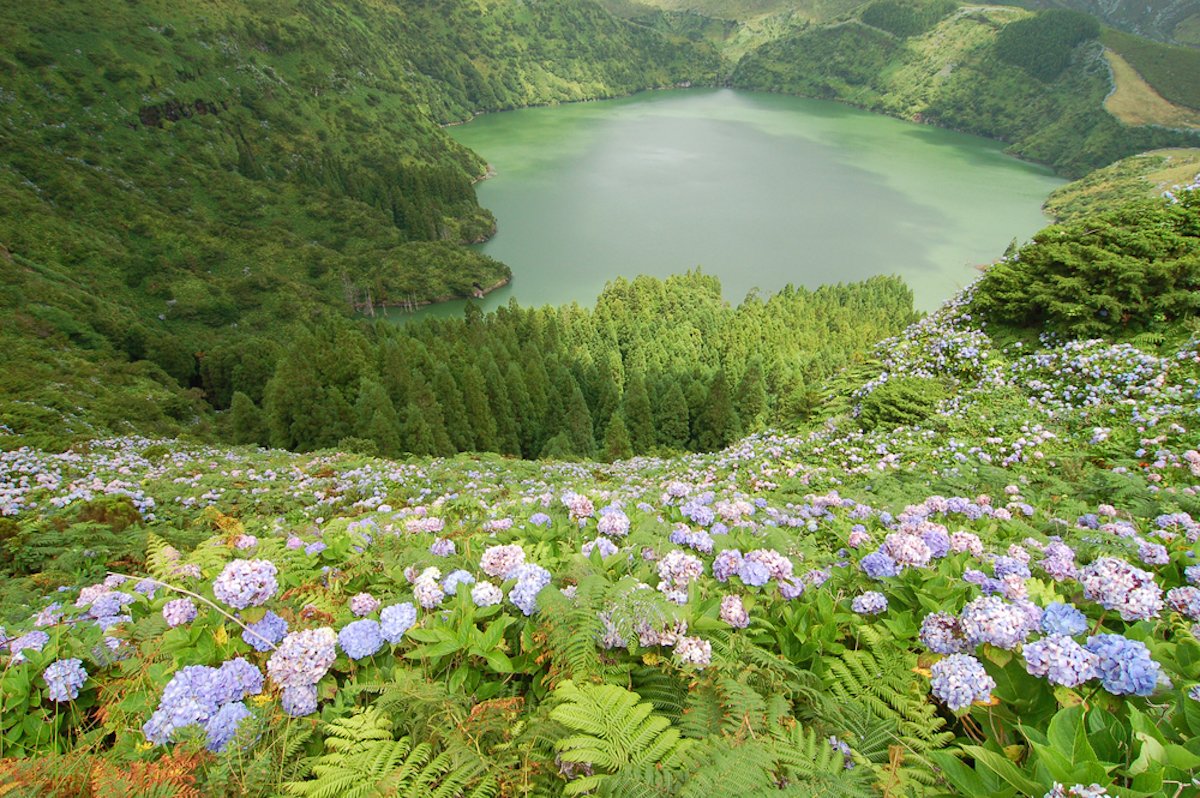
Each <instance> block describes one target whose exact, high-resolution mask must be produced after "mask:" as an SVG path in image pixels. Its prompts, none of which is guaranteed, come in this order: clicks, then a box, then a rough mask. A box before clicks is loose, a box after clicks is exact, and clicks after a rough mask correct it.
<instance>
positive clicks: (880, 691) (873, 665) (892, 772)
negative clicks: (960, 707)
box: [826, 626, 954, 784]
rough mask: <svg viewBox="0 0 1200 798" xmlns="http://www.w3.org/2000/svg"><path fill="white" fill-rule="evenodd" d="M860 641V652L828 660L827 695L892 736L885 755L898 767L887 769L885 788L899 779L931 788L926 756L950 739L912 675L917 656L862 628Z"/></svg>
mask: <svg viewBox="0 0 1200 798" xmlns="http://www.w3.org/2000/svg"><path fill="white" fill-rule="evenodd" d="M861 637H862V640H863V642H864V644H865V647H864V648H860V649H857V650H849V651H846V652H845V653H844V654H843V655H842V656H841V657H839V658H830V659H828V660H827V664H828V666H829V672H828V674H827V675H826V685H827V687H828V689H829V692H830V695H831V697H832V698H834V699H837V700H838V701H840V702H841V703H843V704H846V705H853V704H860V705H861V706H862V707H864V708H865V709H866V710H867V711H869V712H870V713H871V714H872V715H874V716H875V717H876V718H878V719H880V720H881V721H884V722H885V723H886V724H887V725H888V727H889V732H890V734H891V735H892V741H891V744H890V746H889V749H890V748H896V747H898V748H899V749H900V752H899V753H900V754H901V759H900V761H901V763H902V764H901V765H899V766H894V765H890V764H889V765H888V766H887V770H888V774H887V776H888V781H889V782H890V781H894V780H896V779H900V780H913V781H916V782H919V783H921V784H931V783H932V782H933V780H934V774H933V765H932V763H931V762H930V760H929V757H928V754H929V752H930V751H935V750H937V749H939V748H942V747H944V746H945V745H947V744H948V743H949V742H950V741H951V740H953V739H954V735H953V733H951V732H948V731H943V728H944V727H945V725H946V721H945V719H944V718H942V717H940V716H939V715H938V714H937V709H936V708H935V707H934V705H933V704H932V703H931V702H930V701H929V698H928V695H927V689H926V687H925V685H924V684H923V683H922V682H921V681H920V680H918V677H917V675H916V673H915V672H914V668H915V667H916V664H917V658H916V655H914V654H912V653H911V652H909V651H907V650H905V649H902V648H900V647H899V646H897V645H896V644H895V643H892V642H890V641H889V640H888V639H886V638H885V637H884V635H883V634H882V633H880V632H878V631H876V630H874V629H873V628H871V627H869V626H868V627H863V629H862V633H861ZM876 733H877V732H876ZM889 753H890V751H889ZM901 771H902V772H901Z"/></svg>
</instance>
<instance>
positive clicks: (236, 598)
mask: <svg viewBox="0 0 1200 798" xmlns="http://www.w3.org/2000/svg"><path fill="white" fill-rule="evenodd" d="M276 573H278V569H277V568H276V567H275V563H273V562H271V561H270V560H234V561H233V562H231V563H229V564H228V565H226V566H225V569H224V570H223V571H221V575H220V576H218V577H217V578H216V579H215V580H214V581H213V595H214V596H215V597H216V598H217V600H218V601H221V602H223V603H225V604H228V605H229V606H230V607H235V608H237V609H239V610H244V609H246V608H247V607H257V606H259V605H261V604H265V603H266V602H267V601H269V600H270V599H271V597H272V596H274V595H275V591H276V590H278V589H279V583H278V582H276V581H275V574H276Z"/></svg>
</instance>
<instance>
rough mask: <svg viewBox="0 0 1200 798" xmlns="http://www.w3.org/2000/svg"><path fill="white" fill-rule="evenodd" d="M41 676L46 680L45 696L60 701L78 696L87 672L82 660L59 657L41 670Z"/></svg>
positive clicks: (72, 699)
mask: <svg viewBox="0 0 1200 798" xmlns="http://www.w3.org/2000/svg"><path fill="white" fill-rule="evenodd" d="M42 678H44V679H45V680H46V696H47V697H48V698H49V699H50V700H51V701H57V702H59V703H62V702H64V701H74V700H75V699H76V698H79V688H81V687H83V683H84V682H86V681H87V678H88V674H87V671H86V670H85V669H84V667H83V661H82V660H79V659H74V658H72V659H59V660H55V661H54V662H51V663H50V665H49V666H47V667H46V670H44V671H42Z"/></svg>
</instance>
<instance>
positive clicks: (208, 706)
mask: <svg viewBox="0 0 1200 798" xmlns="http://www.w3.org/2000/svg"><path fill="white" fill-rule="evenodd" d="M268 667H269V666H268ZM262 689H263V676H262V672H261V671H259V669H258V668H256V667H254V666H253V665H251V664H250V663H248V662H246V660H244V659H241V658H240V657H239V658H238V659H233V660H229V661H227V662H225V663H222V665H221V666H220V667H219V668H211V667H208V666H206V665H188V666H186V667H183V668H180V669H179V670H178V671H176V672H175V675H174V676H173V677H171V681H170V682H168V683H167V686H166V687H165V688H164V689H163V694H162V698H161V700H160V701H159V705H158V708H157V709H156V710H155V711H154V713H153V714H152V715H151V716H150V719H149V720H147V721H146V723H145V724H144V725H143V726H142V732H143V733H144V734H145V735H146V739H147V740H149V741H150V742H152V743H156V744H158V745H163V744H165V743H168V742H170V741H171V740H173V739H175V736H176V733H177V732H178V731H179V730H180V729H183V728H185V727H187V726H195V725H200V726H204V728H205V732H206V734H207V736H208V747H209V748H210V750H214V751H219V750H221V749H222V748H223V747H224V746H225V744H226V743H227V742H228V741H229V740H230V739H231V738H232V737H233V735H234V733H235V732H236V730H237V726H238V724H240V723H241V721H242V720H244V719H245V717H248V716H249V713H246V714H244V715H243V714H241V713H239V712H237V711H236V710H235V711H231V712H227V713H225V714H224V715H220V720H216V722H215V723H214V720H215V719H216V718H217V717H218V715H219V713H220V710H221V709H222V708H223V707H225V706H226V705H228V704H233V703H239V702H241V701H242V700H243V699H244V698H246V696H251V695H258V694H259V693H261V692H262ZM244 708H245V707H244V706H243V709H244Z"/></svg>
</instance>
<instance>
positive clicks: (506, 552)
mask: <svg viewBox="0 0 1200 798" xmlns="http://www.w3.org/2000/svg"><path fill="white" fill-rule="evenodd" d="M524 562H525V550H524V549H522V548H521V547H520V546H518V545H517V544H515V543H511V544H509V545H507V546H492V547H490V548H488V549H487V550H486V551H484V552H483V556H482V557H480V558H479V567H480V568H482V569H483V572H484V573H485V574H487V575H488V576H491V577H495V578H497V579H508V575H509V573H511V572H512V571H513V570H514V569H515V568H516V567H517V566H519V565H521V564H522V563H524Z"/></svg>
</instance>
